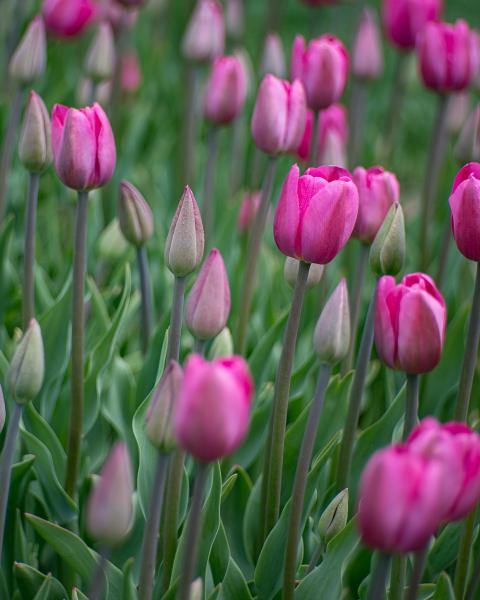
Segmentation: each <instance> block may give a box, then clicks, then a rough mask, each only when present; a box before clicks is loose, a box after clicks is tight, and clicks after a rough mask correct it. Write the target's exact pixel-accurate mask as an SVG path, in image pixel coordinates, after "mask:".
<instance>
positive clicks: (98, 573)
mask: <svg viewBox="0 0 480 600" xmlns="http://www.w3.org/2000/svg"><path fill="white" fill-rule="evenodd" d="M107 562H108V558H107V550H106V549H105V548H101V549H100V552H99V558H98V561H97V566H96V568H95V572H94V574H93V579H92V585H91V588H90V594H89V595H88V597H89V598H90V600H101V599H102V598H103V592H104V590H105V575H106V573H105V571H106V568H107Z"/></svg>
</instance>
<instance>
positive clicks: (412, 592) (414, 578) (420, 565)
mask: <svg viewBox="0 0 480 600" xmlns="http://www.w3.org/2000/svg"><path fill="white" fill-rule="evenodd" d="M428 548H429V545H428V544H426V545H425V547H424V548H422V549H421V550H419V551H418V552H415V555H414V559H413V571H412V574H411V576H410V584H409V586H408V590H407V591H406V592H405V599H404V600H417V597H418V590H419V588H420V583H421V581H422V577H423V572H424V570H425V564H426V562H427V555H428Z"/></svg>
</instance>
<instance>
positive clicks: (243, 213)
mask: <svg viewBox="0 0 480 600" xmlns="http://www.w3.org/2000/svg"><path fill="white" fill-rule="evenodd" d="M260 196H261V192H251V193H247V194H245V196H244V197H243V199H242V203H241V204H240V211H239V213H238V222H237V227H238V230H239V231H240V233H245V232H246V231H249V229H250V227H251V226H252V224H253V222H254V220H255V216H256V214H257V212H258V208H259V206H260Z"/></svg>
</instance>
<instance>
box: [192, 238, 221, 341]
mask: <svg viewBox="0 0 480 600" xmlns="http://www.w3.org/2000/svg"><path fill="white" fill-rule="evenodd" d="M229 314H230V286H229V285H228V275H227V271H226V269H225V263H224V262H223V258H222V255H221V254H220V252H219V251H218V250H217V249H216V248H214V249H213V250H212V251H211V252H210V254H209V255H208V257H207V260H206V261H205V263H204V265H203V266H202V268H201V270H200V273H199V274H198V277H197V280H196V281H195V283H194V285H193V287H192V291H191V292H190V296H189V298H188V302H187V309H186V315H185V320H186V323H187V325H188V328H189V329H190V331H191V332H192V334H193V335H194V336H195V337H196V338H197V339H199V340H209V339H211V338H213V337H215V336H216V335H218V334H219V333H220V332H221V331H222V329H223V328H224V327H225V325H226V324H227V320H228V315H229Z"/></svg>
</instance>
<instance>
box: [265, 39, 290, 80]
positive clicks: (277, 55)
mask: <svg viewBox="0 0 480 600" xmlns="http://www.w3.org/2000/svg"><path fill="white" fill-rule="evenodd" d="M260 64H261V66H260V74H261V75H268V74H269V73H270V74H271V75H275V77H280V79H283V78H284V77H285V76H286V73H287V66H286V64H285V53H284V51H283V45H282V40H281V38H280V36H279V35H278V34H276V33H268V34H267V37H266V38H265V45H264V47H263V54H262V61H261V63H260Z"/></svg>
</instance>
